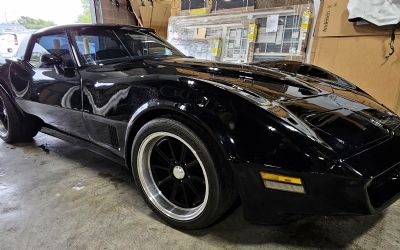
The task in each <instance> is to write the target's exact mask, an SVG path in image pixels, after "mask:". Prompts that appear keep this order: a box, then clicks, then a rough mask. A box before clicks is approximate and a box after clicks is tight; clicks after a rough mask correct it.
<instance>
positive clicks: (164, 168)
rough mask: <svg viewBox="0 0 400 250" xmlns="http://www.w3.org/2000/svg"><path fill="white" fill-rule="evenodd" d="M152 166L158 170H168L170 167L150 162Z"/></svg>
mask: <svg viewBox="0 0 400 250" xmlns="http://www.w3.org/2000/svg"><path fill="white" fill-rule="evenodd" d="M151 167H152V168H157V169H160V170H164V171H169V170H170V168H169V167H168V166H162V165H157V164H151Z"/></svg>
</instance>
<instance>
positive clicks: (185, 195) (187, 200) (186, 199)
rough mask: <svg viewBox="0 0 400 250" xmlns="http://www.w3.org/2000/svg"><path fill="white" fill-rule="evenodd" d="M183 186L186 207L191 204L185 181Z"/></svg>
mask: <svg viewBox="0 0 400 250" xmlns="http://www.w3.org/2000/svg"><path fill="white" fill-rule="evenodd" d="M181 187H182V191H183V198H184V199H185V205H186V207H189V206H190V204H189V199H188V195H187V193H186V189H185V183H183V184H182V186H181Z"/></svg>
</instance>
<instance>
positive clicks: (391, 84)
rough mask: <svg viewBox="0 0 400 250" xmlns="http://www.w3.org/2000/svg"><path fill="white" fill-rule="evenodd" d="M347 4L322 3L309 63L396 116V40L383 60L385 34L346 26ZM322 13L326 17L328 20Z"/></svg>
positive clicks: (399, 60)
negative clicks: (338, 77)
mask: <svg viewBox="0 0 400 250" xmlns="http://www.w3.org/2000/svg"><path fill="white" fill-rule="evenodd" d="M347 3H348V0H325V1H323V2H322V5H321V9H320V13H319V16H318V20H317V27H316V29H317V30H316V34H315V37H314V43H313V48H312V50H311V55H312V56H311V63H313V64H315V65H318V66H320V67H322V68H325V69H327V70H329V71H332V72H334V73H336V74H338V75H340V76H342V77H343V78H344V79H346V80H348V81H350V82H352V83H354V84H356V85H357V86H359V87H360V88H361V89H363V90H364V91H366V92H367V93H368V94H370V95H372V96H373V97H375V98H376V99H377V100H378V101H379V102H381V103H383V104H384V105H385V106H387V107H388V108H390V109H391V110H393V111H394V112H396V113H398V114H400V74H399V69H400V39H396V41H395V49H396V52H395V53H394V54H393V55H392V56H391V57H390V58H389V59H385V57H386V56H387V55H388V54H389V52H390V47H389V44H390V36H389V32H388V31H383V30H382V29H381V28H377V27H375V26H373V25H367V26H365V27H362V28H361V26H360V27H356V26H354V24H352V23H350V22H348V21H347V17H348V12H347ZM326 13H330V14H328V15H329V18H326V17H327V15H326ZM323 29H325V31H324V30H323Z"/></svg>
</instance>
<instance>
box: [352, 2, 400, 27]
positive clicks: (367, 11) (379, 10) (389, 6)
mask: <svg viewBox="0 0 400 250" xmlns="http://www.w3.org/2000/svg"><path fill="white" fill-rule="evenodd" d="M347 9H348V10H349V21H350V22H357V21H360V20H365V21H368V22H370V23H373V24H375V25H377V26H384V25H395V24H398V23H400V0H349V4H348V5H347Z"/></svg>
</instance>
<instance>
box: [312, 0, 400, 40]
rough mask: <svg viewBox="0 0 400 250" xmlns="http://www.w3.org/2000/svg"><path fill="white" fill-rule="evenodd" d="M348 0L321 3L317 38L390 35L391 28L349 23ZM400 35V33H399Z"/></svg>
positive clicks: (325, 0) (316, 31) (316, 32)
mask: <svg viewBox="0 0 400 250" xmlns="http://www.w3.org/2000/svg"><path fill="white" fill-rule="evenodd" d="M348 3H349V1H348V0H323V1H321V7H320V12H319V15H318V20H319V21H318V22H317V27H316V30H315V36H317V37H333V36H379V35H387V34H389V33H390V31H391V28H390V27H378V26H376V25H373V24H363V25H357V24H355V23H352V22H349V21H348V17H349V12H348V10H347V5H348ZM397 33H398V34H400V31H399V30H398V31H397Z"/></svg>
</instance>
